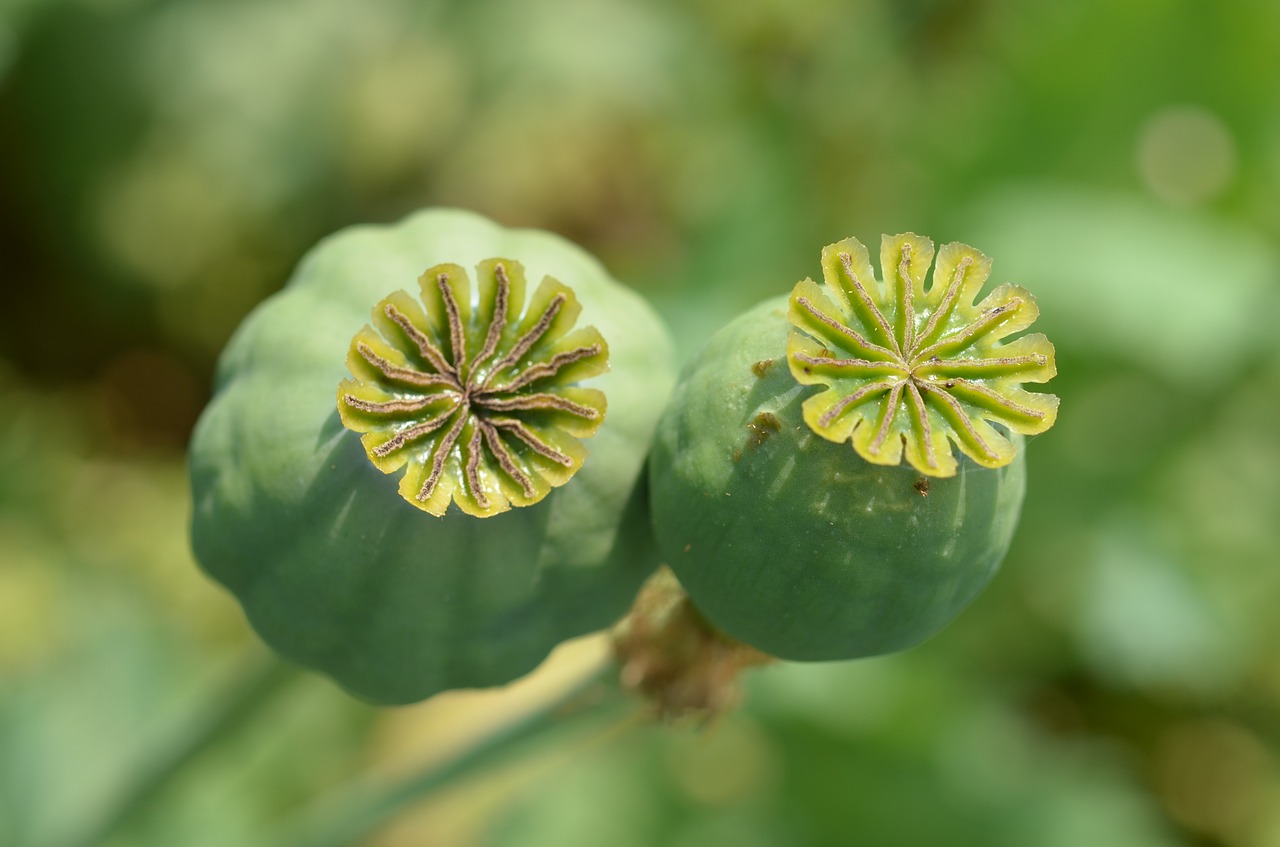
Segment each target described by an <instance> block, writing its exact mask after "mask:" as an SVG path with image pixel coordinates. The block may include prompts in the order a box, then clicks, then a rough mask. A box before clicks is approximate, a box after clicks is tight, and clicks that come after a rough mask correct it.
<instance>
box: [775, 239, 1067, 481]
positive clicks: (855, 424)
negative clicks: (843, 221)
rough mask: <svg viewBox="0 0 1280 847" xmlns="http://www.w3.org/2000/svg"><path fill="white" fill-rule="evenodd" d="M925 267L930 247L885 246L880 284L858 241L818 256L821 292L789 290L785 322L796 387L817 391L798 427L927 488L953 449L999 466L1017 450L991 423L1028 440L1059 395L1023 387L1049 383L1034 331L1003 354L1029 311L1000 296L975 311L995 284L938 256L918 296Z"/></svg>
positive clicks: (1022, 300) (981, 260) (921, 242)
mask: <svg viewBox="0 0 1280 847" xmlns="http://www.w3.org/2000/svg"><path fill="white" fill-rule="evenodd" d="M933 258H934V245H933V242H932V241H931V240H929V239H928V238H925V237H923V236H918V235H915V234H914V233H904V234H901V235H892V236H890V235H886V236H883V238H882V240H881V247H880V266H881V268H882V270H883V274H884V277H885V281H884V282H883V283H882V282H881V281H880V280H878V279H876V276H875V272H874V271H873V270H872V267H871V262H870V258H869V255H868V251H867V248H866V247H865V246H864V245H863V244H862V243H861V242H860V241H858V240H857V239H856V238H847V239H845V240H843V241H840V242H837V243H836V244H831V245H828V246H827V247H825V248H823V251H822V275H823V280H824V283H825V286H819V285H818V284H817V283H815V282H814V281H813V280H812V279H805V280H803V281H801V282H799V283H797V284H796V286H795V288H794V289H793V290H792V293H791V297H790V308H789V310H788V314H787V320H788V321H789V322H790V324H791V325H792V331H791V334H790V339H789V340H788V343H787V362H788V365H789V367H790V369H791V373H792V375H793V376H794V377H795V378H796V380H797V381H798V382H800V383H802V384H804V385H821V386H824V387H825V388H826V390H825V391H822V392H820V393H818V394H816V395H814V396H812V397H810V398H809V399H808V400H806V401H805V403H804V406H803V415H804V420H805V423H806V424H808V426H809V428H810V429H812V430H813V431H814V432H815V433H817V434H818V435H820V436H822V437H823V438H825V439H827V440H829V441H834V442H843V441H851V442H852V444H853V448H854V450H856V451H857V453H858V455H859V456H861V457H862V458H864V459H866V460H867V461H868V462H872V463H874V464H879V465H896V464H899V463H900V462H901V461H902V459H903V458H904V457H905V459H906V460H907V462H908V463H910V465H911V466H912V467H914V468H915V469H916V470H918V471H920V473H922V474H925V475H927V476H933V477H949V476H954V475H955V473H956V468H957V466H958V463H957V461H956V458H955V456H954V454H953V452H952V448H951V445H952V443H954V444H955V445H956V446H957V447H959V448H960V450H961V451H962V452H963V453H964V454H965V455H967V456H969V457H970V458H971V459H973V461H974V462H976V463H977V464H979V465H982V466H984V467H988V468H997V467H1001V466H1004V465H1007V464H1008V463H1009V462H1011V461H1012V460H1013V458H1014V455H1015V454H1016V452H1017V448H1016V447H1015V445H1014V444H1013V442H1012V441H1011V440H1010V439H1009V438H1008V437H1007V436H1006V434H1005V433H1003V432H1001V431H1000V430H999V429H997V427H996V426H993V425H992V424H996V425H998V426H1000V427H1003V428H1004V429H1006V430H1008V431H1009V432H1013V433H1018V434H1020V435H1035V434H1038V433H1041V432H1044V431H1045V430H1047V429H1048V428H1049V427H1051V426H1052V425H1053V423H1054V421H1055V420H1056V419H1057V413H1058V398H1057V397H1055V396H1054V395H1052V394H1043V393H1034V392H1030V391H1026V390H1024V389H1022V388H1021V385H1022V384H1023V383H1043V382H1047V381H1048V380H1049V379H1051V378H1052V377H1053V376H1054V374H1055V373H1056V372H1057V368H1056V365H1055V364H1054V349H1053V345H1052V344H1051V343H1050V342H1049V340H1048V339H1047V338H1045V336H1044V335H1043V334H1040V333H1033V334H1030V335H1023V336H1021V337H1019V338H1016V339H1015V340H1013V341H1010V342H1008V343H1001V342H1002V340H1003V339H1005V338H1007V337H1008V336H1010V335H1012V334H1014V333H1017V332H1021V331H1022V330H1025V329H1026V328H1027V327H1029V326H1031V324H1032V323H1034V321H1035V319H1036V318H1037V316H1038V315H1039V309H1038V308H1037V306H1036V301H1035V298H1034V297H1032V296H1031V294H1030V292H1028V291H1027V290H1026V289H1024V288H1022V287H1020V286H1017V285H1008V284H1006V285H1001V286H999V287H997V288H996V289H995V290H994V291H992V292H991V293H990V294H989V295H988V296H987V297H986V298H985V299H983V300H982V301H981V302H979V303H977V304H976V305H975V304H974V299H975V298H976V296H977V294H978V292H979V290H980V289H981V288H982V286H983V283H984V282H986V280H987V277H988V276H989V275H990V273H991V260H990V259H988V258H987V257H986V256H984V255H983V254H982V253H981V252H979V251H978V250H975V249H974V248H972V247H970V246H968V245H966V244H960V243H958V242H952V243H950V244H945V245H943V246H942V248H941V249H940V250H938V254H937V260H938V261H937V265H936V267H935V268H934V271H933V277H932V282H931V284H930V286H929V288H928V289H926V288H925V276H926V274H927V272H928V270H929V267H930V265H931V264H932V262H933Z"/></svg>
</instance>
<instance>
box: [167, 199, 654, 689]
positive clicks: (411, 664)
mask: <svg viewBox="0 0 1280 847" xmlns="http://www.w3.org/2000/svg"><path fill="white" fill-rule="evenodd" d="M526 275H527V276H528V277H529V281H528V282H527V281H526ZM534 279H542V282H541V283H540V284H538V285H536V286H535V285H533V284H532V282H531V281H532V280H534ZM673 362H674V356H673V351H672V346H671V343H670V340H669V338H668V335H667V332H666V330H665V329H664V327H663V325H662V324H661V322H660V321H659V320H658V318H657V317H656V315H655V314H654V313H653V311H652V310H651V309H650V308H649V307H648V305H647V304H645V303H644V301H643V300H641V299H640V298H639V297H638V296H637V295H636V294H634V293H633V292H631V291H629V290H628V289H626V288H624V287H623V286H621V285H619V284H618V283H616V282H615V281H613V280H612V279H611V278H610V277H609V275H608V274H607V272H606V271H605V270H604V268H603V267H602V266H601V265H600V264H599V263H598V262H597V261H596V260H595V259H594V258H592V257H591V256H589V255H588V254H586V253H585V252H583V251H582V250H581V249H579V248H578V247H576V246H574V245H572V244H570V243H569V242H567V241H565V240H563V239H561V238H559V237H557V236H555V235H551V234H549V233H544V232H537V231H532V230H508V229H504V228H502V227H500V226H498V225H496V224H494V223H492V222H490V221H488V220H486V219H484V218H482V217H480V216H478V215H474V214H471V213H467V212H460V211H452V210H430V211H425V212H421V213H418V214H416V215H413V216H412V217H409V218H407V219H406V220H404V221H402V222H400V223H398V224H395V225H392V226H365V227H355V228H352V229H348V230H344V231H342V232H340V233H338V234H336V235H334V236H332V237H330V238H328V239H325V240H324V241H323V242H321V243H320V244H319V245H318V246H317V247H316V248H315V249H314V250H312V251H311V253H309V254H308V255H307V256H306V257H305V258H304V259H303V261H302V262H301V264H300V265H299V267H298V269H297V271H296V272H295V273H294V275H293V277H292V278H291V279H290V281H289V283H288V285H287V286H286V288H285V289H284V290H283V291H282V292H280V293H279V294H277V295H275V296H274V297H272V298H271V299H269V300H268V301H267V302H265V303H263V304H262V305H261V306H260V307H259V308H258V309H257V310H255V311H254V313H253V314H251V315H250V316H249V317H248V318H247V319H246V320H245V322H244V323H243V324H242V326H241V327H240V328H239V330H238V331H237V332H236V334H235V336H234V337H233V339H232V340H231V342H230V344H229V345H228V346H227V349H226V350H225V352H224V354H223V356H222V359H221V361H220V362H219V367H218V373H217V381H216V386H215V394H214V397H213V399H212V401H211V402H210V404H209V406H208V408H207V409H206V410H205V412H204V414H203V415H202V417H201V419H200V421H199V424H198V425H197V428H196V431H195V434H194V436H193V440H192V444H191V452H190V456H191V458H190V465H191V478H192V488H193V494H194V513H193V521H192V543H193V547H194V550H195V553H196V557H197V559H198V560H199V562H200V564H201V566H202V567H203V568H204V569H205V570H206V571H207V572H208V573H209V574H210V575H212V576H213V577H214V578H215V579H217V580H218V581H219V582H221V583H222V584H224V585H225V586H226V587H227V588H229V589H230V590H231V591H232V593H234V594H235V595H236V597H237V599H239V600H240V602H241V603H242V605H243V606H244V609H245V612H246V614H247V616H248V618H249V620H250V622H251V623H252V624H253V626H254V627H255V629H256V630H257V631H258V632H259V633H260V634H261V636H262V637H263V639H264V640H265V641H267V643H268V644H270V645H271V646H272V647H273V648H275V649H276V650H277V651H278V652H280V653H281V654H282V655H283V656H285V657H286V658H289V659H292V660H294V661H297V662H299V663H301V664H303V665H306V666H309V667H312V668H315V669H317V670H320V671H323V672H325V673H327V674H329V675H331V676H332V677H334V678H335V679H336V680H337V681H338V682H339V683H341V684H342V685H343V686H344V687H346V688H348V689H349V690H350V691H352V692H353V693H355V694H357V695H359V696H361V697H364V698H366V699H368V700H371V701H375V702H379V703H408V702H413V701H416V700H420V699H422V698H425V697H428V696H430V695H432V694H435V693H437V692H439V691H443V690H446V689H451V688H462V687H479V686H490V685H497V684H502V683H505V682H508V681H510V680H512V679H514V678H516V677H518V676H520V675H522V674H524V673H526V672H527V671H529V670H531V669H532V668H533V667H534V666H536V665H537V664H538V662H540V661H541V660H542V658H543V657H545V656H546V654H547V653H548V652H549V651H550V650H551V649H552V648H553V647H554V646H555V645H556V644H558V643H559V642H561V641H563V640H564V639H566V638H570V637H573V636H576V635H580V634H582V633H584V632H589V631H591V630H594V629H599V628H602V627H604V626H607V625H608V624H610V623H611V622H612V621H613V620H615V619H616V618H617V617H618V616H619V615H620V614H621V613H622V612H623V611H625V609H626V607H627V605H628V603H629V602H630V600H631V598H632V597H633V596H634V594H635V591H636V589H637V587H638V586H639V584H640V583H641V581H643V579H644V577H645V576H646V575H647V574H648V573H649V572H650V571H651V570H652V569H653V567H654V565H655V563H656V554H655V553H654V550H653V545H652V540H651V531H650V528H649V520H648V512H647V504H646V497H645V493H644V490H643V489H644V486H643V485H642V484H641V483H642V478H641V468H642V466H643V464H644V460H645V455H646V453H647V451H648V448H649V444H650V440H651V438H652V434H653V430H654V426H655V423H656V420H657V416H658V413H659V411H660V410H661V408H662V404H663V402H664V400H665V399H666V397H667V395H668V393H669V391H670V388H671V385H672V383H673V381H674V364H673ZM335 396H336V402H335Z"/></svg>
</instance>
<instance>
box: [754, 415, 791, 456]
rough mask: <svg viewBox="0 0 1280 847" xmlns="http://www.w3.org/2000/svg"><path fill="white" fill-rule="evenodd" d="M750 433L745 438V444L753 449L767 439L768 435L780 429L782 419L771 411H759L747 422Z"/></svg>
mask: <svg viewBox="0 0 1280 847" xmlns="http://www.w3.org/2000/svg"><path fill="white" fill-rule="evenodd" d="M747 431H748V432H750V433H751V435H750V436H749V437H748V438H747V446H748V447H750V448H752V449H753V450H754V449H755V448H757V447H759V446H760V445H761V444H764V443H765V442H766V441H768V440H769V436H770V435H773V434H774V433H775V432H781V431H782V421H780V420H778V416H777V415H775V414H774V413H773V412H761V413H759V414H758V415H756V416H755V417H754V418H752V419H751V423H749V424H747Z"/></svg>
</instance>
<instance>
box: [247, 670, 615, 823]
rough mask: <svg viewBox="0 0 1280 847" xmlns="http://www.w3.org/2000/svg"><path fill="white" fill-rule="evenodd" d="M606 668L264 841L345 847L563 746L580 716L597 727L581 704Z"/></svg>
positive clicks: (318, 806) (352, 789) (323, 803)
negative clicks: (405, 814) (489, 772)
mask: <svg viewBox="0 0 1280 847" xmlns="http://www.w3.org/2000/svg"><path fill="white" fill-rule="evenodd" d="M609 670H611V668H610V667H609V666H608V665H603V666H601V667H599V668H596V669H595V670H594V671H592V672H591V673H590V674H588V676H587V677H586V678H584V679H583V680H581V681H580V682H578V683H577V684H575V685H572V686H570V687H569V688H568V689H567V690H565V691H564V692H563V693H562V694H560V695H558V696H557V697H555V698H554V699H552V700H551V701H549V702H547V703H544V704H541V705H539V706H537V707H535V708H533V709H530V710H528V711H525V712H523V713H521V714H519V715H517V716H515V717H513V718H510V719H509V720H507V721H506V722H504V723H501V724H499V725H497V726H495V727H494V728H493V729H492V730H491V731H490V732H488V733H487V734H485V735H484V736H483V737H481V738H480V739H479V740H477V741H476V742H475V743H474V744H472V745H471V746H470V747H468V748H466V749H465V750H463V751H461V752H460V753H458V754H457V755H456V756H453V757H452V758H449V759H446V760H444V761H440V762H432V763H431V764H429V765H427V766H426V767H424V768H422V769H421V770H419V771H416V772H414V773H411V774H409V775H408V776H407V777H404V778H402V779H400V780H398V781H393V782H367V783H364V784H356V785H352V786H348V787H346V788H344V789H341V790H340V791H339V792H338V793H337V794H336V795H334V796H329V797H322V798H320V800H319V801H317V802H315V803H314V804H312V806H311V807H310V809H308V810H307V811H305V812H303V813H302V814H301V815H300V816H299V817H298V818H297V819H296V820H295V821H293V822H292V823H289V824H286V826H285V827H284V830H283V832H282V833H281V834H280V835H279V836H278V837H276V838H273V839H271V840H270V842H269V843H270V844H273V845H287V847H346V845H349V844H356V843H360V842H361V839H363V838H365V837H366V836H368V835H370V834H371V833H373V832H375V831H376V830H378V829H379V828H380V827H382V826H383V825H385V824H386V823H387V822H389V821H390V820H392V819H393V818H394V817H395V816H396V815H397V814H399V813H400V812H402V811H404V810H405V809H407V808H409V807H410V806H412V805H413V804H415V803H418V802H420V801H421V800H423V799H425V798H427V797H429V796H430V795H432V794H433V793H435V792H436V791H438V790H441V789H444V788H447V787H450V786H452V785H455V784H456V783H457V782H459V781H460V780H463V779H465V778H467V777H469V776H471V775H472V774H474V773H477V772H479V771H481V770H483V769H485V768H487V767H490V766H492V765H495V764H498V763H500V762H502V761H505V760H507V759H510V758H512V757H513V756H516V755H517V754H519V753H522V752H525V751H527V750H528V749H529V748H531V747H534V746H539V747H546V746H553V745H548V741H549V739H557V740H560V741H561V744H559V745H554V746H562V744H563V741H562V737H567V736H571V735H575V734H577V733H579V732H580V731H581V728H582V725H583V724H582V722H581V720H580V718H582V717H585V716H592V717H593V718H594V719H595V720H593V721H591V722H590V723H588V724H587V725H588V726H599V718H600V716H601V714H602V712H601V710H599V709H595V708H591V709H588V708H583V707H584V706H585V705H587V704H588V703H590V704H592V705H594V703H595V701H596V700H597V699H598V697H597V696H596V695H598V694H599V689H600V687H601V685H602V679H604V678H605V677H606V676H607V672H608V671H609ZM615 712H616V710H612V709H610V710H605V711H604V712H603V714H605V715H607V716H609V717H610V718H614V717H616V714H615ZM633 723H635V721H634V719H633V718H624V719H623V720H622V722H621V724H617V723H616V721H615V722H614V724H613V725H612V726H613V728H612V729H610V730H608V731H607V732H606V737H609V736H612V734H613V732H614V730H616V729H617V728H618V727H619V726H620V727H622V728H625V727H627V726H630V725H631V724H633Z"/></svg>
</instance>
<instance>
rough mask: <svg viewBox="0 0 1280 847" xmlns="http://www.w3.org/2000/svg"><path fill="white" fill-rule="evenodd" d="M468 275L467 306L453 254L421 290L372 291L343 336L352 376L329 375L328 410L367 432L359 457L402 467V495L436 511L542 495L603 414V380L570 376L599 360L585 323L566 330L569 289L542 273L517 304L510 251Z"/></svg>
mask: <svg viewBox="0 0 1280 847" xmlns="http://www.w3.org/2000/svg"><path fill="white" fill-rule="evenodd" d="M476 279H477V282H478V285H479V291H478V296H477V301H476V305H475V307H474V308H473V307H472V303H471V283H470V280H469V278H468V276H467V272H466V271H465V270H463V269H462V268H461V267H459V266H458V265H454V264H441V265H436V266H435V267H432V268H430V269H428V270H427V271H426V272H425V273H424V274H423V275H422V276H421V278H420V279H419V284H420V286H421V301H418V300H415V299H414V298H413V297H412V296H411V295H409V294H408V293H407V292H405V291H397V292H395V293H393V294H391V295H390V296H388V297H386V298H384V299H383V300H381V301H380V302H379V303H378V304H377V306H375V307H374V309H373V325H371V326H370V325H366V326H365V327H364V328H363V329H361V330H360V332H358V333H357V334H356V336H355V338H353V339H352V341H351V347H350V351H349V352H348V355H347V367H348V369H349V370H350V371H351V373H352V375H353V376H354V377H355V379H346V380H343V381H342V383H341V384H340V385H339V386H338V414H339V416H340V417H341V419H342V423H343V425H344V426H346V427H347V428H348V429H350V430H353V431H355V432H360V433H364V435H363V437H362V438H361V442H362V443H363V445H364V448H365V452H366V453H367V455H368V457H369V460H370V461H371V462H373V464H374V465H375V466H376V467H377V468H378V469H379V470H381V471H383V472H384V473H393V472H395V471H397V470H399V469H401V468H403V467H406V466H407V467H408V470H407V471H406V473H405V474H404V475H403V477H401V481H400V494H401V496H402V497H403V498H404V499H405V500H407V501H408V502H409V503H411V504H413V505H414V506H416V507H417V508H419V509H422V510H424V511H426V512H429V513H430V514H432V515H436V516H437V517H440V516H443V515H444V514H445V512H446V511H447V510H448V508H449V504H450V502H454V503H457V504H458V507H459V508H460V509H461V510H462V511H463V512H465V513H467V514H469V515H473V516H475V517H489V516H491V515H496V514H499V513H501V512H505V511H506V510H507V509H509V508H511V507H512V506H529V505H532V504H534V503H537V502H538V501H540V500H542V498H544V497H546V496H547V494H548V493H549V492H550V491H551V489H552V488H555V487H557V486H560V485H563V484H564V483H566V482H568V481H569V479H570V478H571V477H572V476H573V475H574V473H576V472H577V470H578V468H580V467H581V466H582V462H583V460H584V459H585V458H586V455H587V451H586V448H585V447H583V446H582V444H581V443H580V441H579V439H580V438H586V437H589V436H591V435H594V434H595V432H596V430H597V429H598V428H599V427H600V424H601V422H602V421H603V420H604V415H605V407H606V402H605V395H604V393H603V392H601V391H598V390H596V389H592V388H579V387H576V386H575V385H573V383H576V382H577V381H579V380H582V379H586V378H588V377H591V376H595V375H597V374H600V373H603V372H604V371H606V370H608V367H609V366H608V355H609V351H608V345H607V344H606V343H605V340H604V338H603V337H601V335H600V333H599V332H598V331H597V330H596V329H595V328H594V327H587V328H585V329H579V330H576V331H571V330H572V327H573V324H574V322H575V321H576V320H577V317H578V313H579V312H580V311H581V307H580V306H579V305H578V302H577V299H576V298H575V296H574V293H573V291H572V290H571V289H570V288H568V287H567V286H565V285H563V284H562V283H560V282H558V281H557V280H555V279H552V278H551V277H546V278H544V279H543V281H542V283H541V285H540V286H539V287H538V289H537V290H536V291H535V292H534V294H533V296H532V297H531V298H530V300H529V303H528V306H527V308H525V302H524V301H525V273H524V267H523V265H521V264H520V263H519V262H517V261H513V260H511V259H498V258H495V259H487V260H485V261H483V262H481V263H480V264H479V265H478V266H477V268H476ZM424 307H425V308H424ZM521 309H524V311H523V314H521Z"/></svg>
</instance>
